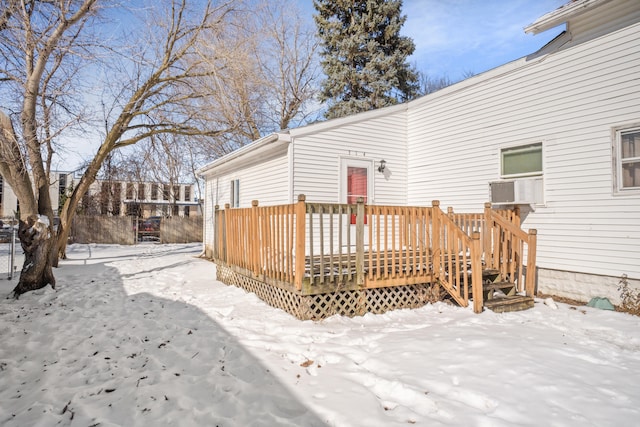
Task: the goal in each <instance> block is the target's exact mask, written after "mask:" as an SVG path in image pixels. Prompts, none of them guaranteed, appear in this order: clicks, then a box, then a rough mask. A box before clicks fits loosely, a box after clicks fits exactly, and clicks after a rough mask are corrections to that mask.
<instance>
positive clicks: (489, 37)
mask: <svg viewBox="0 0 640 427" xmlns="http://www.w3.org/2000/svg"><path fill="white" fill-rule="evenodd" d="M568 1H569V0H493V1H492V0H404V3H403V13H404V14H405V15H406V16H407V21H406V22H405V24H404V27H403V29H402V33H403V34H404V35H406V36H409V37H411V38H412V39H413V41H414V43H415V44H416V51H415V53H414V54H413V55H412V56H411V57H410V59H409V61H410V62H411V63H412V64H415V65H416V67H417V68H418V70H420V71H421V72H424V73H427V74H428V75H430V76H432V77H439V76H445V75H446V76H448V77H449V78H450V79H452V80H458V79H460V78H462V75H463V74H464V73H465V72H467V71H471V72H473V73H475V74H479V73H481V72H483V71H486V70H489V69H491V68H495V67H497V66H500V65H502V64H505V63H507V62H510V61H513V60H515V59H518V58H521V57H523V56H525V55H528V54H530V53H532V52H535V51H536V50H538V49H539V48H541V47H542V46H544V45H545V44H546V43H547V42H548V41H549V40H551V39H553V38H554V37H555V36H556V35H557V34H558V33H559V32H560V31H562V28H555V29H551V30H549V31H546V32H544V33H542V34H538V35H535V36H534V35H531V34H525V33H524V30H523V28H524V27H525V26H527V25H528V24H530V23H532V22H533V21H535V20H536V19H538V18H539V17H540V16H542V15H544V14H545V13H547V12H551V11H552V10H555V9H557V8H558V7H560V6H562V5H563V4H565V3H567V2H568ZM298 2H299V4H300V7H301V8H302V10H303V11H304V12H305V13H308V15H309V16H311V15H312V14H313V13H314V9H313V2H312V0H298Z"/></svg>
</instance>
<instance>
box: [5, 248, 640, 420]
mask: <svg viewBox="0 0 640 427" xmlns="http://www.w3.org/2000/svg"><path fill="white" fill-rule="evenodd" d="M199 251H200V247H199V245H154V244H144V245H138V246H130V247H126V246H109V245H72V246H70V247H69V251H68V256H69V260H67V261H64V262H62V263H61V265H62V268H59V269H57V270H56V271H55V273H56V276H57V281H58V286H57V289H56V290H52V289H51V288H49V287H47V288H45V289H43V290H40V291H37V292H33V293H29V294H26V295H23V296H22V297H21V298H20V299H19V300H13V299H4V296H6V295H8V294H9V292H10V291H11V289H12V287H13V286H14V285H15V283H16V282H15V280H14V281H13V282H9V281H7V280H0V293H1V295H2V296H3V299H2V300H0V339H1V343H0V425H2V426H54V425H55V426H57V425H61V426H161V425H176V426H178V425H179V426H216V425H218V426H276V425H277V426H287V425H289V426H320V425H330V426H406V425H412V424H417V425H426V426H514V425H517V426H542V425H544V426H581V427H582V426H632V425H639V424H640V381H639V380H640V374H639V373H640V318H637V317H633V316H630V315H627V314H622V313H616V312H610V311H603V310H598V309H593V308H589V307H572V306H569V305H566V304H560V303H553V302H552V301H547V302H546V303H545V302H544V301H538V302H537V304H536V306H535V308H533V309H532V310H528V311H524V312H519V313H505V314H495V313H492V312H484V313H482V314H480V315H476V314H473V312H472V311H471V310H470V309H463V308H459V307H455V306H450V305H447V304H444V303H438V304H433V305H428V306H426V307H424V308H422V309H418V310H399V311H395V312H390V313H387V314H384V315H366V316H364V317H358V318H353V319H349V318H341V317H332V318H329V319H327V320H325V321H322V322H318V323H313V322H301V321H299V320H296V319H295V318H293V317H291V316H290V315H288V314H286V313H284V312H282V311H280V310H277V309H274V308H271V307H269V306H267V305H266V304H264V303H263V302H261V301H260V300H259V299H258V298H257V297H256V296H255V295H253V294H247V293H246V292H244V291H243V290H241V289H237V288H234V287H228V286H225V285H223V284H221V283H219V282H216V281H215V280H214V277H215V265H214V264H212V263H211V262H208V261H206V260H203V259H198V258H196V256H197V255H198V253H199Z"/></svg>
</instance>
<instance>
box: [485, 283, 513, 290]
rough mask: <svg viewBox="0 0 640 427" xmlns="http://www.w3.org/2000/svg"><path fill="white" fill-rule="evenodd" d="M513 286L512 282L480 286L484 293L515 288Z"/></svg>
mask: <svg viewBox="0 0 640 427" xmlns="http://www.w3.org/2000/svg"><path fill="white" fill-rule="evenodd" d="M515 286H516V284H515V283H512V282H491V283H484V284H483V285H482V289H483V290H485V291H497V290H498V289H500V290H503V289H509V288H515Z"/></svg>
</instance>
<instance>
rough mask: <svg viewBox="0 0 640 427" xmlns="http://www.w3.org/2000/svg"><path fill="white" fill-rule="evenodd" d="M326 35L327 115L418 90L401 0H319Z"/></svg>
mask: <svg viewBox="0 0 640 427" xmlns="http://www.w3.org/2000/svg"><path fill="white" fill-rule="evenodd" d="M313 5H314V7H315V9H316V11H317V14H316V15H315V16H314V19H315V22H316V26H317V27H318V34H319V36H320V39H321V40H322V52H321V56H322V67H323V69H324V73H325V74H326V76H327V78H326V80H325V81H323V83H322V91H321V93H320V100H321V101H323V102H324V101H328V104H329V108H328V110H327V112H326V113H325V116H326V118H329V119H330V118H335V117H342V116H346V115H349V114H354V113H358V112H361V111H367V110H372V109H375V108H380V107H385V106H388V105H393V104H397V103H398V102H404V101H407V100H409V99H412V98H414V97H415V96H416V95H417V94H418V91H419V84H418V76H417V73H416V71H415V70H414V69H413V68H412V67H410V66H409V64H408V62H407V57H408V56H409V55H411V54H412V53H413V51H414V50H415V45H414V43H413V41H412V40H411V39H410V38H408V37H404V36H400V28H401V27H402V25H403V24H404V22H405V20H406V16H402V15H401V9H402V0H314V1H313Z"/></svg>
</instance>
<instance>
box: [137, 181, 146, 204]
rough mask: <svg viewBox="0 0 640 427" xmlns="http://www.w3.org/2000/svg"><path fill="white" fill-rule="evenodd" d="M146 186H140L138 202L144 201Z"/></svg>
mask: <svg viewBox="0 0 640 427" xmlns="http://www.w3.org/2000/svg"><path fill="white" fill-rule="evenodd" d="M144 199H145V194H144V184H138V200H144Z"/></svg>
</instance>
